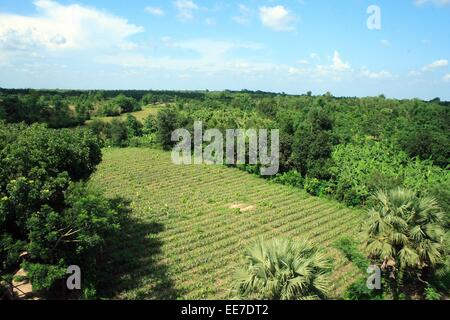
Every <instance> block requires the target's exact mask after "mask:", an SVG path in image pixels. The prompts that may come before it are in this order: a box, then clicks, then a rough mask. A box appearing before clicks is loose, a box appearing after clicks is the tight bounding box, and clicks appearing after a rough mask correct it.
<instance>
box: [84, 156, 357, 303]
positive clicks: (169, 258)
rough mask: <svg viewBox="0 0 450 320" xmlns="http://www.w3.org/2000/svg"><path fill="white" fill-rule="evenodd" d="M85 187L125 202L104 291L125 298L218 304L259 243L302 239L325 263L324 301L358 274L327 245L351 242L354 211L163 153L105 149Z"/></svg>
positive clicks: (230, 171) (335, 295)
mask: <svg viewBox="0 0 450 320" xmlns="http://www.w3.org/2000/svg"><path fill="white" fill-rule="evenodd" d="M103 159H104V160H103V162H102V164H101V165H100V166H99V168H98V171H97V173H96V174H95V176H94V177H93V180H92V183H94V184H95V185H97V186H99V187H100V188H101V189H102V190H103V191H105V192H106V194H107V195H108V196H112V197H114V196H121V197H124V198H126V199H129V200H130V201H131V204H130V207H131V209H132V215H133V217H134V218H135V219H136V222H135V223H133V225H129V226H127V227H125V228H124V229H123V230H122V232H121V236H122V239H121V240H120V241H117V242H116V244H115V245H114V247H113V248H111V252H112V255H113V258H114V261H115V262H114V264H113V266H112V270H113V274H112V275H111V281H113V282H111V283H110V284H109V285H108V288H107V289H106V290H105V292H103V294H105V295H108V296H111V297H114V298H124V299H155V298H156V299H216V298H217V299H222V298H229V297H231V292H230V288H231V282H232V276H233V272H234V269H235V267H236V266H238V265H239V264H240V262H241V259H242V258H241V257H242V250H243V249H244V248H245V247H246V246H247V245H248V244H250V243H251V242H252V241H254V240H256V239H258V237H265V238H273V237H281V236H287V237H293V238H294V239H301V238H309V239H311V240H312V241H315V242H316V243H318V244H320V245H321V246H323V247H326V248H327V250H328V252H329V254H330V257H332V258H333V259H334V270H333V274H332V277H333V290H332V296H333V297H339V295H340V294H341V293H342V291H343V290H344V289H345V287H346V286H347V285H348V284H349V283H351V281H350V280H349V278H353V277H355V276H356V275H357V273H358V271H357V269H356V268H355V267H354V266H353V265H351V264H349V263H348V262H346V260H345V258H344V257H342V256H341V254H340V253H339V252H338V251H337V250H335V249H334V248H332V247H331V244H332V243H333V242H334V241H335V240H337V239H339V238H340V237H342V236H344V235H352V236H357V234H358V232H359V230H360V228H359V226H360V223H361V221H362V217H363V215H362V213H361V212H360V211H356V210H351V209H347V208H345V207H343V206H342V205H339V204H337V203H335V202H332V201H328V200H323V199H319V198H314V197H311V196H309V195H307V194H306V193H304V192H303V191H300V190H298V189H297V190H296V189H293V188H290V187H286V186H282V185H277V184H273V183H269V182H267V181H265V180H263V179H260V178H258V177H255V176H252V175H249V174H247V173H245V172H241V171H239V170H237V169H232V168H226V167H222V166H175V165H173V164H172V162H171V159H170V153H166V152H162V151H158V150H149V149H133V148H129V149H109V150H104V157H103Z"/></svg>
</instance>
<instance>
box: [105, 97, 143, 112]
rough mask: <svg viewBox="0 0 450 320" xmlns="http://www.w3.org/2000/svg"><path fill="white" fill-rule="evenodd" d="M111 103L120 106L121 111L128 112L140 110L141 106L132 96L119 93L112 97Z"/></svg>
mask: <svg viewBox="0 0 450 320" xmlns="http://www.w3.org/2000/svg"><path fill="white" fill-rule="evenodd" d="M112 102H113V104H114V105H116V106H117V107H119V108H120V110H121V113H128V112H133V111H139V110H141V106H140V105H139V104H138V103H137V102H136V100H135V99H134V98H132V97H127V96H125V95H123V94H119V95H118V96H117V97H115V98H114V99H113V101H112Z"/></svg>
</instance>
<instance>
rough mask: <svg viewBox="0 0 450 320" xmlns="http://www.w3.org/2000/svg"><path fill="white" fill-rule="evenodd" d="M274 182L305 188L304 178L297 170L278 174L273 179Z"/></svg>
mask: <svg viewBox="0 0 450 320" xmlns="http://www.w3.org/2000/svg"><path fill="white" fill-rule="evenodd" d="M272 181H273V182H275V183H280V184H283V185H286V186H292V187H297V188H300V189H303V184H304V179H303V177H302V176H301V174H300V173H298V172H297V171H289V172H286V173H282V174H278V175H276V176H275V177H274V178H273V179H272Z"/></svg>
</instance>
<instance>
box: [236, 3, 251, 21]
mask: <svg viewBox="0 0 450 320" xmlns="http://www.w3.org/2000/svg"><path fill="white" fill-rule="evenodd" d="M238 9H239V15H237V16H234V17H232V18H231V19H233V20H234V21H235V22H236V23H238V24H242V25H246V24H248V23H249V22H250V17H251V15H252V11H251V10H250V9H249V8H248V7H247V6H245V5H243V4H239V5H238Z"/></svg>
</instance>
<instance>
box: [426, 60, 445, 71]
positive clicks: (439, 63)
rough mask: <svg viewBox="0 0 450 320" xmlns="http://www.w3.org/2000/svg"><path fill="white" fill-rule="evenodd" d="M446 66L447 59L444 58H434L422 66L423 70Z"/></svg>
mask: <svg viewBox="0 0 450 320" xmlns="http://www.w3.org/2000/svg"><path fill="white" fill-rule="evenodd" d="M446 66H448V61H447V60H446V59H441V60H436V61H434V62H432V63H430V64H428V65H426V66H424V67H423V68H422V70H423V71H429V70H433V69H438V68H443V67H446Z"/></svg>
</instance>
